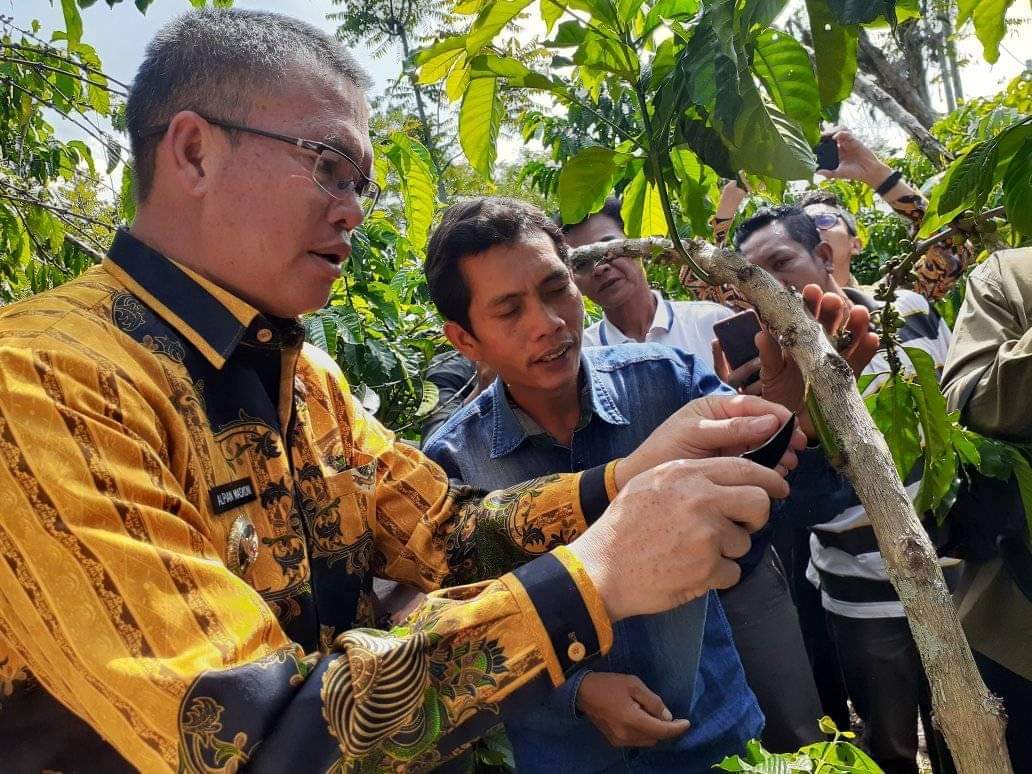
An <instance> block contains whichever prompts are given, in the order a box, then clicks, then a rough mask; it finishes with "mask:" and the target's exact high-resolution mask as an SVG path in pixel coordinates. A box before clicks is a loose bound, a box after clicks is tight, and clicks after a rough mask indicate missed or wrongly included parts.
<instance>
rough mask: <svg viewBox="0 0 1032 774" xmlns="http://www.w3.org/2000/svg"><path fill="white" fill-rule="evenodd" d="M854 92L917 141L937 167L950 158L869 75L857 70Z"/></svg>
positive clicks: (942, 146) (918, 122)
mask: <svg viewBox="0 0 1032 774" xmlns="http://www.w3.org/2000/svg"><path fill="white" fill-rule="evenodd" d="M854 88H855V89H856V93H857V94H859V95H860V96H861V97H862V98H863V99H865V100H867V101H868V102H870V103H871V104H872V105H874V106H875V107H876V108H878V109H879V110H880V111H881V112H882V113H884V114H885V115H886V116H888V117H889V118H890V119H892V120H893V121H895V122H896V123H897V124H899V125H900V127H902V129H903V131H905V132H906V133H907V134H909V135H910V137H911V138H912V139H913V140H914V142H916V143H917V147H919V148H920V149H921V152H922V153H923V154H924V155H925V156H927V157H928V159H929V161H931V162H932V163H933V164H935V165H936V166H937V167H943V166H945V164H946V163H947V162H948V161H950V160H952V156H951V155H950V152H949V151H947V150H946V147H945V146H944V145H943V144H942V143H941V142H939V141H938V140H937V139H935V137H933V136H932V133H931V132H929V131H928V130H927V129H926V128H925V127H924V126H923V125H922V124H921V122H920V121H918V120H917V119H916V118H915V117H914V116H913V114H912V113H910V111H908V110H907V109H906V108H904V107H903V106H902V105H900V104H899V103H898V102H897V101H896V100H895V99H893V97H892V95H891V94H889V93H888V92H886V91H885V89H883V88H882V87H881V86H879V85H878V84H877V83H875V82H874V81H873V80H872V79H871V78H870V77H869V76H867V75H865V74H864V73H862V72H859V71H858V72H857V74H856V81H855V82H854Z"/></svg>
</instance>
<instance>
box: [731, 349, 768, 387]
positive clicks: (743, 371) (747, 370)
mask: <svg viewBox="0 0 1032 774" xmlns="http://www.w3.org/2000/svg"><path fill="white" fill-rule="evenodd" d="M759 370H760V359H759V358H758V357H755V358H753V359H752V360H750V361H749V362H748V363H744V364H743V365H740V366H738V368H736V369H735V370H733V371H731V372H730V373H729V374H728V375H727V378H726V379H724V381H725V382H727V383H728V384H730V385H731V386H732V387H734V388H735V389H739V388H742V387H745V385H746V384H748V382H749V379H750V378H751V377H752V376H753V374H755V373H757V372H758V371H759ZM754 384H755V382H754ZM749 386H752V385H749Z"/></svg>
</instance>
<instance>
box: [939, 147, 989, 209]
mask: <svg viewBox="0 0 1032 774" xmlns="http://www.w3.org/2000/svg"><path fill="white" fill-rule="evenodd" d="M996 150H997V143H996V138H993V139H991V140H986V141H985V142H980V143H978V144H977V145H975V146H974V147H972V148H971V150H969V151H968V152H967V153H965V154H964V155H963V156H961V157H960V158H959V159H957V160H956V161H954V162H953V163H952V164H951V165H950V168H949V169H948V170H947V172H946V175H945V177H944V178H943V190H942V194H941V195H940V196H939V201H938V205H937V207H936V212H937V213H939V214H942V213H945V212H947V211H950V210H956V209H958V208H959V209H964V208H966V207H980V206H981V205H982V204H984V203H985V200H986V198H987V197H988V196H989V189H990V188H991V187H992V184H993V171H994V170H995V169H996Z"/></svg>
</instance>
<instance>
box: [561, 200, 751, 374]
mask: <svg viewBox="0 0 1032 774" xmlns="http://www.w3.org/2000/svg"><path fill="white" fill-rule="evenodd" d="M563 231H564V233H565V234H566V242H567V244H569V245H570V247H580V246H581V245H587V244H592V243H594V242H608V241H612V240H614V239H626V238H627V235H626V234H624V230H623V219H622V218H621V217H620V200H619V199H617V198H615V197H612V198H610V199H608V200H607V201H606V203H605V206H604V207H603V208H602V209H601V210H600V211H599V212H597V213H595V214H594V215H592V216H590V217H589V218H588V219H587V220H584V221H582V222H581V223H578V224H576V225H573V226H563ZM574 280H575V281H576V282H577V287H579V288H580V290H581V292H582V293H583V294H584V295H586V296H587V297H588V298H590V299H591V300H592V301H594V302H595V303H596V304H598V305H599V306H601V307H602V310H603V312H604V313H605V314H604V316H603V317H602V319H601V320H600V321H599V322H597V323H595V324H594V325H592V326H591V327H590V328H588V329H587V330H586V331H584V344H585V346H609V345H612V344H627V343H633V342H635V341H637V342H646V341H647V342H654V343H657V344H666V345H667V346H670V347H679V348H681V349H683V350H685V351H686V352H690V353H692V354H693V355H695V356H696V357H698V358H701V359H702V360H704V361H705V362H706V363H707V364H708V365H709V366H710V367H712V366H713V352H712V349H711V346H710V343H711V342H712V340H713V338H714V336H713V323H715V322H717V321H718V320H723V319H726V318H727V317H730V316H731V315H733V314H734V311H732V310H731V309H728V308H727V307H725V306H721V305H719V304H714V303H712V302H709V301H670V300H669V299H666V298H663V294H662V293H660V292H659V291H658V290H652V289H650V288H649V284H648V280H646V278H645V270H644V268H643V267H642V263H641V260H640V259H637V258H616V259H614V260H612V261H607V262H605V263H601V264H599V265H598V266H592V265H591V264H588V265H587V266H586V267H584V269H583V270H581V271H576V270H575V271H574Z"/></svg>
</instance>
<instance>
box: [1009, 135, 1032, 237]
mask: <svg viewBox="0 0 1032 774" xmlns="http://www.w3.org/2000/svg"><path fill="white" fill-rule="evenodd" d="M1003 206H1004V207H1005V208H1006V209H1007V220H1009V221H1010V224H1011V226H1013V227H1014V228H1015V229H1017V230H1018V231H1019V232H1020V233H1021V234H1022V235H1024V236H1026V237H1029V236H1032V137H1030V138H1029V139H1027V140H1025V142H1024V144H1023V145H1022V146H1021V148H1020V149H1019V150H1018V151H1017V152H1016V153H1015V154H1014V158H1013V160H1012V161H1011V162H1010V164H1009V165H1008V166H1007V172H1006V174H1005V175H1004V176H1003Z"/></svg>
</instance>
